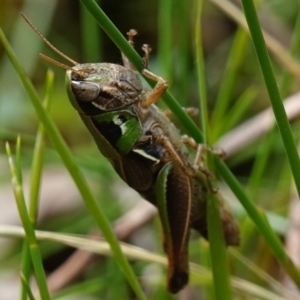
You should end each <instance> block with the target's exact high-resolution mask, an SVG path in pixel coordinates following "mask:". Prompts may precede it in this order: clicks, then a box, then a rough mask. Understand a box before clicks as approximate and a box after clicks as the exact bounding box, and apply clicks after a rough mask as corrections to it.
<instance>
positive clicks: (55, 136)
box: [0, 30, 145, 299]
mask: <svg viewBox="0 0 300 300" xmlns="http://www.w3.org/2000/svg"><path fill="white" fill-rule="evenodd" d="M0 40H1V41H2V44H3V46H4V48H5V50H6V52H7V54H8V56H9V58H10V60H11V62H12V64H13V66H14V68H15V70H16V72H17V73H18V75H19V77H20V79H21V81H22V84H23V85H24V88H25V90H26V92H27V94H28V96H29V98H30V100H31V102H32V104H33V106H34V108H35V109H36V112H37V114H38V115H39V117H40V120H41V121H42V122H43V124H44V126H45V129H46V131H47V133H48V135H49V137H50V139H51V141H52V144H53V145H54V147H55V148H56V150H57V152H58V153H59V155H60V157H61V159H62V161H63V162H64V164H65V166H66V168H67V169H68V171H69V173H70V175H71V176H72V178H73V180H74V182H75V183H76V185H77V187H78V189H79V191H80V193H81V195H82V198H83V200H84V202H85V205H86V207H87V208H88V210H89V212H90V214H91V215H92V216H93V218H94V220H95V222H96V224H97V225H98V227H99V228H100V230H101V232H102V233H103V236H104V237H105V239H106V240H107V241H108V243H109V244H110V245H111V249H112V251H113V253H114V257H115V259H116V261H117V262H118V264H119V266H120V268H121V270H122V271H123V272H124V274H125V276H126V277H127V279H128V281H129V282H130V284H131V286H132V288H133V290H134V291H135V292H136V294H137V295H138V297H139V298H140V299H145V297H144V294H143V292H142V289H141V287H140V285H139V283H138V281H137V279H136V277H135V275H134V273H133V271H132V269H131V267H130V265H129V263H128V261H127V259H126V257H125V256H124V255H123V253H122V251H121V248H120V245H119V242H118V240H117V238H116V236H115V235H114V233H113V231H112V229H111V226H110V224H109V222H108V220H107V218H106V217H105V215H104V214H103V212H102V210H101V208H100V206H99V204H98V202H97V200H96V199H95V197H94V196H93V194H92V192H91V190H90V188H89V186H88V183H87V181H86V179H85V178H84V176H83V174H82V172H81V171H80V169H79V167H78V165H77V164H76V162H75V160H74V158H73V156H72V153H71V151H70V150H69V148H68V146H67V145H66V143H65V141H64V140H63V138H62V136H61V135H60V133H59V131H58V129H57V127H56V126H55V124H54V122H53V121H52V120H51V119H50V117H49V116H48V114H47V112H46V111H45V109H44V108H43V106H42V104H41V102H40V100H39V97H38V95H37V93H36V91H35V89H34V87H33V86H32V83H31V82H30V80H29V79H28V77H27V76H26V74H25V73H24V71H23V69H22V67H21V65H20V64H19V62H18V60H17V58H16V57H15V55H14V53H13V51H12V49H11V48H10V46H9V43H8V41H7V39H6V38H5V35H4V33H3V31H2V30H0Z"/></svg>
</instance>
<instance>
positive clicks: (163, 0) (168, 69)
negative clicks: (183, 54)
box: [157, 0, 173, 82]
mask: <svg viewBox="0 0 300 300" xmlns="http://www.w3.org/2000/svg"><path fill="white" fill-rule="evenodd" d="M172 4H173V1H172V0H160V1H159V3H158V6H159V8H158V35H157V36H158V41H157V49H158V63H159V66H162V68H161V71H162V76H163V77H164V78H165V79H166V80H167V81H168V82H170V80H171V79H172V78H173V75H172V55H171V53H173V51H172V47H173V46H172V7H173V5H172Z"/></svg>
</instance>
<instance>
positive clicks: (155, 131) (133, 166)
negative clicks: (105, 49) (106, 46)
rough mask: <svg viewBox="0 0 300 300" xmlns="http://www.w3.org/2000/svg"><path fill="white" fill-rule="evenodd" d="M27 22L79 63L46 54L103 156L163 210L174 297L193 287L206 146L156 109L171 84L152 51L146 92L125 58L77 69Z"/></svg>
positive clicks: (229, 232) (228, 228) (225, 213)
mask: <svg viewBox="0 0 300 300" xmlns="http://www.w3.org/2000/svg"><path fill="white" fill-rule="evenodd" d="M22 16H23V17H24V19H25V20H26V21H27V23H28V24H29V25H30V26H31V27H32V28H33V29H34V31H36V32H37V34H39V35H40V37H41V38H42V39H43V40H44V41H45V42H46V43H47V44H48V45H49V46H50V47H51V48H52V49H53V50H54V51H55V52H57V53H59V54H60V55H62V56H63V57H64V58H66V59H68V60H69V61H70V62H71V63H72V64H74V66H73V67H69V66H66V65H63V64H61V63H58V62H56V61H53V60H52V59H50V58H49V57H45V56H43V55H42V57H43V58H45V59H46V60H48V61H50V62H52V63H54V64H56V65H58V66H61V67H63V68H65V69H67V72H66V85H67V90H68V96H69V100H70V101H71V104H72V105H73V107H74V108H75V109H76V110H77V112H78V114H79V115H80V117H81V119H82V121H83V122H84V123H85V125H86V127H87V128H88V130H89V131H90V133H91V134H92V136H93V138H94V140H95V142H96V144H97V146H98V148H99V150H100V152H101V153H102V154H103V155H104V156H105V157H106V158H107V159H108V160H109V161H110V163H111V164H112V166H113V168H114V169H115V170H116V172H117V173H118V174H119V176H120V177H121V178H122V179H123V180H124V181H125V182H126V183H127V184H128V185H129V186H130V187H131V188H133V189H134V190H136V191H137V192H138V193H139V194H140V195H141V196H142V197H143V198H144V199H146V200H148V201H150V202H151V203H152V204H153V205H155V206H156V207H157V208H158V212H159V216H160V220H161V224H162V230H163V235H164V238H163V246H164V250H165V252H166V254H167V257H168V262H169V266H168V278H167V286H168V289H169V291H170V292H172V293H177V292H178V291H180V290H181V289H182V288H183V287H184V286H185V285H186V284H187V283H188V276H189V272H188V240H189V233H190V229H191V228H193V229H195V230H197V231H198V232H199V233H200V234H201V235H202V236H203V237H205V238H207V222H206V204H207V201H206V197H207V196H206V195H207V192H208V189H207V185H206V184H205V180H203V173H205V169H203V167H202V164H201V159H202V155H201V153H202V151H203V146H201V145H197V144H196V143H195V142H194V141H193V140H192V139H191V138H187V137H182V136H181V134H180V132H179V131H178V129H177V128H176V127H175V126H174V125H173V124H172V123H171V121H170V120H169V119H168V118H167V116H166V115H165V114H164V113H163V112H162V111H160V110H159V109H158V108H157V106H155V103H156V102H157V100H158V99H159V98H160V97H161V96H162V95H163V93H164V92H165V91H166V89H167V87H168V84H167V82H166V81H165V80H164V79H163V78H161V77H159V76H157V75H156V74H154V73H152V72H150V71H149V70H148V69H147V65H148V59H149V53H150V48H149V46H147V45H144V46H143V50H144V52H145V57H144V59H143V61H144V68H143V71H142V74H143V75H144V76H145V77H147V78H150V79H152V80H154V81H156V85H155V87H154V88H153V89H151V90H150V91H146V90H145V89H144V87H143V85H142V83H141V80H140V79H139V77H138V76H137V72H136V70H135V69H134V68H133V67H132V66H131V64H130V62H129V61H128V59H127V58H126V57H125V56H124V55H122V57H123V64H124V65H123V66H122V65H117V64H112V63H86V64H78V63H77V62H75V61H73V60H71V59H70V58H68V57H67V56H65V55H64V54H63V53H61V52H60V51H59V50H58V49H56V48H55V47H54V46H53V45H51V44H50V42H49V41H47V40H46V39H45V38H44V37H43V36H42V34H41V33H40V32H39V31H38V30H37V29H36V28H35V27H34V26H33V25H32V24H31V23H30V21H29V20H28V19H27V18H26V17H25V16H24V15H22ZM135 35H136V31H135V30H130V31H129V33H128V41H129V43H130V44H131V45H132V46H133V37H134V36H135ZM204 148H205V147H204ZM204 176H208V175H207V174H206V175H204ZM219 198H220V197H219ZM219 202H220V203H219V206H220V215H221V220H222V223H223V232H224V238H225V242H226V244H227V245H237V244H238V243H239V230H238V227H237V224H236V222H235V220H234V218H233V216H232V214H231V212H230V211H229V210H228V209H227V207H226V206H225V204H224V202H223V201H222V200H221V198H220V201H219Z"/></svg>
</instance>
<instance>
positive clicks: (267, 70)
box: [242, 0, 300, 195]
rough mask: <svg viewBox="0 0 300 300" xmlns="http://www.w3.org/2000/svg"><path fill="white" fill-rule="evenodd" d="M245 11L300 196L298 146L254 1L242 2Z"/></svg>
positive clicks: (246, 0)
mask: <svg viewBox="0 0 300 300" xmlns="http://www.w3.org/2000/svg"><path fill="white" fill-rule="evenodd" d="M242 5H243V9H244V12H245V16H246V20H247V23H248V26H249V30H250V34H251V37H252V41H253V44H254V48H255V51H256V55H257V58H258V61H259V65H260V67H261V71H262V74H263V77H264V80H265V84H266V87H267V90H268V94H269V98H270V101H271V104H272V108H273V112H274V115H275V119H276V122H277V126H278V128H279V132H280V135H281V139H282V141H283V144H284V147H285V151H286V154H287V157H288V160H289V164H290V167H291V171H292V173H293V177H294V181H295V185H296V188H297V191H298V195H300V160H299V155H298V151H297V147H296V144H295V142H294V139H293V135H292V131H291V127H290V124H289V122H288V118H287V115H286V112H285V109H284V106H283V102H282V99H281V96H280V93H279V89H278V86H277V83H276V80H275V76H274V73H273V69H272V65H271V61H270V58H269V54H268V50H267V48H266V45H265V41H264V37H263V35H262V30H261V28H260V25H259V21H258V17H257V14H256V10H255V6H254V3H253V1H252V0H242Z"/></svg>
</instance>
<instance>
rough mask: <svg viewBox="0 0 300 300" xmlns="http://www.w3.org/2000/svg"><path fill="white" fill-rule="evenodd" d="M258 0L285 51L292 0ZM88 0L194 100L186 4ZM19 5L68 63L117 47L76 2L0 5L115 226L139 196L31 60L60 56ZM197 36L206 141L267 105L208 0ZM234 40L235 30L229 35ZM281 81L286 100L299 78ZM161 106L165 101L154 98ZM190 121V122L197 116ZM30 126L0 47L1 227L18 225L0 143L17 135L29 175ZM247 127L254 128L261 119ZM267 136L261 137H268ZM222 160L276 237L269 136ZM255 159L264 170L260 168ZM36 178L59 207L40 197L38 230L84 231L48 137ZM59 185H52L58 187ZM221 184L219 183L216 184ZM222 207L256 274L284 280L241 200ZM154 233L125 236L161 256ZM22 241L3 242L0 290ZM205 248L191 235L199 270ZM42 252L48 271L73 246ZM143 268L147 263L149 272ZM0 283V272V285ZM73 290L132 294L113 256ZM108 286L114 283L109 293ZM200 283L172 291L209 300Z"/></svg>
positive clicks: (116, 59)
mask: <svg viewBox="0 0 300 300" xmlns="http://www.w3.org/2000/svg"><path fill="white" fill-rule="evenodd" d="M221 2H223V1H220V3H221ZM225 2H226V1H225ZM259 2H260V3H259V4H258V5H259V6H258V7H259V9H258V10H259V16H260V22H261V24H262V27H263V29H265V30H266V31H267V32H268V33H270V34H271V35H272V36H273V37H274V38H275V40H277V41H278V42H279V43H280V44H281V45H283V46H284V48H286V50H288V49H289V48H290V45H291V40H292V37H293V35H294V27H295V23H296V20H297V18H299V3H298V0H289V1H288V5H287V2H286V1H284V0H273V1H271V0H266V1H259ZM98 3H99V5H100V6H101V8H102V9H103V10H104V11H105V13H106V14H107V15H108V17H109V18H110V19H111V20H112V21H113V23H114V24H115V25H116V26H117V27H118V29H119V30H120V31H121V32H122V33H123V34H124V35H126V32H127V31H128V30H129V29H131V28H135V29H137V30H138V33H139V35H138V37H137V38H136V44H135V45H136V49H137V50H138V51H139V53H141V55H142V51H141V50H140V49H141V46H142V44H144V43H148V44H150V45H151V47H152V48H153V51H152V54H151V61H150V69H151V70H153V71H154V72H155V73H157V74H159V75H161V76H163V77H164V78H166V79H167V80H168V82H169V84H170V91H171V92H172V93H173V95H174V96H175V98H176V99H177V100H178V101H179V102H180V104H181V105H182V106H184V107H198V106H199V105H198V103H199V100H198V98H199V96H198V79H197V74H196V54H195V15H196V14H195V9H196V1H185V0H174V1H165V0H160V1H138V0H135V1H134V0H132V1H109V0H102V1H101V2H100V1H98ZM232 3H234V4H237V5H238V4H239V1H232ZM20 11H22V12H24V13H25V14H26V15H27V17H28V18H29V19H30V20H31V21H32V22H33V23H34V24H35V26H36V27H37V28H38V30H39V31H40V32H42V33H43V35H44V36H45V37H46V38H47V39H48V40H49V41H50V42H51V43H52V44H53V45H54V46H55V47H57V48H58V49H59V50H61V51H62V52H63V53H65V54H66V55H68V56H69V57H71V58H72V59H74V60H75V61H78V62H80V63H84V62H113V63H121V62H122V60H121V55H120V51H119V50H118V49H117V47H116V46H115V45H114V44H113V43H112V42H111V40H110V39H109V38H108V37H107V36H106V34H105V33H103V32H102V31H101V29H100V27H99V26H98V25H97V24H96V22H95V21H94V19H93V18H92V17H91V16H90V15H89V14H88V12H87V11H86V10H85V8H84V7H83V6H82V5H81V3H80V2H79V1H74V0H61V1H54V0H51V1H47V0H39V1H38V0H35V1H33V0H27V1H10V0H1V1H0V26H1V28H2V29H3V30H4V33H5V34H6V35H7V37H8V38H9V41H10V43H11V45H12V47H13V49H14V51H15V52H16V54H17V56H18V58H19V60H20V62H21V63H22V66H23V67H24V69H25V70H26V73H27V74H28V76H29V77H30V78H31V80H32V82H33V83H34V85H35V86H36V88H37V90H38V91H39V93H40V95H41V96H43V94H44V89H45V87H44V85H45V76H46V71H47V69H48V68H51V69H52V70H54V72H55V84H54V88H53V92H52V95H51V109H50V114H51V116H52V118H53V119H54V121H55V123H56V124H57V126H58V128H59V130H60V132H61V133H62V135H63V137H64V139H65V140H66V141H67V143H68V145H69V146H70V147H71V149H72V151H73V153H74V156H75V158H76V161H77V162H78V164H79V165H80V167H81V168H82V170H83V171H84V173H85V175H86V176H87V178H88V179H89V180H90V183H91V186H92V187H93V189H94V191H95V194H96V196H97V197H98V198H99V201H100V203H101V207H102V208H103V209H104V211H105V212H106V214H107V216H108V218H109V219H110V220H111V221H114V220H116V219H118V218H119V217H120V216H121V215H122V214H123V213H124V211H127V210H128V209H130V208H131V207H133V206H134V205H135V203H138V202H139V201H140V198H139V196H137V195H136V194H135V193H133V192H132V191H131V190H130V189H128V188H127V187H126V186H125V185H124V184H123V183H122V182H121V180H120V179H119V178H118V177H117V175H116V174H115V173H114V171H113V170H112V168H111V166H110V165H109V164H108V163H107V161H106V160H105V159H103V157H102V156H101V155H100V154H99V152H98V150H97V148H96V146H95V144H94V142H93V140H92V138H91V136H90V134H89V132H88V131H87V129H86V128H85V127H84V125H83V123H82V122H81V120H80V119H79V117H78V115H77V113H76V111H74V109H73V108H72V107H71V105H70V103H69V101H68V99H67V95H66V91H65V84H64V76H65V71H64V70H62V69H60V68H58V67H56V66H51V65H50V64H49V63H48V62H45V61H43V60H42V59H40V58H39V56H38V53H40V52H41V53H44V54H46V55H48V56H50V57H52V58H54V59H57V60H58V61H63V59H62V58H60V57H59V56H58V55H57V54H55V53H53V51H52V50H50V49H49V48H48V47H47V46H46V45H45V44H44V43H43V42H42V41H41V40H40V38H39V37H38V36H37V35H36V34H35V33H34V31H33V30H32V29H31V28H30V27H29V26H28V25H27V24H26V22H25V21H24V20H23V19H22V18H21V17H20V14H19V13H20ZM202 35H203V51H204V58H205V72H206V82H207V95H208V104H209V112H210V124H209V125H210V126H211V129H210V131H211V143H216V142H217V141H218V139H219V138H220V137H221V136H222V135H224V134H225V133H228V132H230V131H231V130H233V129H234V128H236V127H237V126H238V125H239V124H242V123H243V122H245V121H246V120H248V119H250V118H252V117H254V116H255V115H257V114H258V113H259V112H261V111H262V110H263V109H265V108H267V107H269V99H268V95H267V93H266V89H265V86H264V83H263V80H262V75H261V72H260V68H259V65H258V63H257V60H256V56H255V52H254V50H253V47H252V44H251V41H250V39H249V37H248V36H247V34H245V33H244V32H243V31H242V30H241V29H240V27H239V25H238V24H237V23H236V22H235V21H233V20H232V19H231V18H230V17H229V16H228V15H227V14H226V13H224V11H223V9H221V8H220V7H217V6H216V5H215V4H214V3H213V1H212V2H211V1H205V2H204V7H203V16H202ZM238 35H240V36H239V37H238ZM238 39H239V40H238ZM237 40H238V42H237ZM235 43H239V44H238V46H235ZM234 51H236V52H234ZM233 54H235V55H233ZM232 55H233V56H232ZM271 58H272V62H273V66H274V72H275V75H276V78H277V80H278V83H279V84H280V83H282V78H283V75H284V74H285V73H286V72H287V70H286V67H285V66H284V65H283V64H282V63H278V57H276V56H273V55H271ZM298 58H299V57H298ZM230 71H232V72H233V73H234V76H233V78H232V82H231V83H228V82H227V83H226V79H228V77H230V75H229V74H230ZM224 82H225V83H226V84H227V85H226V84H225V88H224ZM285 86H286V89H285V90H284V91H282V95H283V97H284V98H285V97H287V96H289V95H292V94H294V93H295V92H297V91H298V86H299V79H297V78H295V77H293V76H292V77H290V79H289V84H288V85H285ZM222 97H224V98H226V100H224V99H222ZM220 99H221V100H220ZM222 101H227V107H226V108H225V110H224V111H223V113H222V109H219V111H221V113H220V114H219V116H218V115H217V114H216V111H218V107H220V103H222ZM159 105H160V106H161V107H162V108H165V105H164V104H163V103H160V104H159ZM221 106H222V104H221ZM216 115H217V117H216ZM194 119H195V121H196V123H197V124H198V125H199V126H200V121H199V118H198V117H197V116H196V117H195V118H194ZM38 122H39V121H38V118H37V116H36V113H35V111H34V109H33V107H32V106H31V104H30V102H29V101H28V99H27V96H26V94H25V92H24V91H23V88H22V86H21V84H20V82H19V79H18V78H17V76H16V74H15V71H14V70H13V68H12V66H11V64H10V62H9V61H8V59H7V57H6V55H5V53H4V49H3V47H2V45H0V170H1V172H0V205H1V207H3V208H7V212H6V211H5V209H3V212H2V214H3V216H2V217H1V213H0V222H1V220H3V221H4V222H3V223H4V224H6V223H7V224H18V222H19V221H18V219H17V217H16V215H15V214H14V203H13V198H12V196H11V195H10V194H9V192H8V190H9V189H10V173H9V169H8V165H7V158H6V154H5V148H4V143H5V141H9V142H10V143H11V145H12V146H13V145H14V144H15V141H16V137H17V135H18V134H20V135H21V139H22V165H23V171H24V174H25V178H26V176H27V174H28V173H29V172H30V165H31V161H32V158H33V147H34V141H35V136H36V131H37V126H38ZM174 122H175V123H176V124H177V125H178V127H179V128H180V129H181V130H182V131H183V132H184V130H183V128H182V127H181V125H180V122H178V120H176V119H174ZM257 126H258V127H259V126H260V124H257ZM292 129H293V132H294V133H295V138H297V139H298V137H299V121H297V120H295V121H294V122H293V124H292ZM266 140H267V141H270V142H269V143H267V142H265V141H266ZM264 142H265V143H264ZM266 149H267V150H266ZM264 155H265V158H264ZM262 160H263V161H264V162H263V163H262V162H261V161H262ZM258 162H260V163H261V164H259V163H258ZM228 164H229V166H230V167H231V168H232V170H233V172H234V174H235V175H236V176H237V177H238V178H239V179H240V181H241V182H242V183H243V184H244V186H245V190H247V191H248V192H249V194H250V195H251V196H252V198H251V199H252V200H253V201H254V202H255V203H256V204H258V205H259V206H261V207H262V208H263V209H264V210H265V211H266V212H267V213H271V216H272V218H273V219H272V220H273V221H272V222H271V225H272V228H273V229H274V230H275V231H276V232H278V233H279V234H280V236H281V237H282V239H283V240H284V237H285V233H286V230H287V224H288V222H289V219H288V212H289V203H290V202H291V175H290V172H289V168H288V166H287V161H286V158H285V154H284V149H283V146H282V143H281V140H280V139H279V137H278V133H276V132H275V131H274V133H272V134H271V135H263V136H261V137H260V138H259V139H258V140H255V141H254V142H252V143H251V144H249V145H246V146H245V147H242V150H241V151H239V152H238V153H236V154H234V155H232V156H230V157H229V159H228ZM261 165H263V167H260V166H261ZM27 177H28V176H27ZM43 177H44V181H43V187H42V188H43V189H44V192H43V189H42V192H41V194H42V195H43V196H44V197H46V199H48V201H52V200H51V193H52V192H53V193H54V191H53V190H54V189H55V190H56V191H57V193H54V195H55V200H53V203H52V204H53V205H52V206H53V207H55V206H56V205H57V207H58V209H57V210H51V205H49V203H48V206H45V207H44V206H43V205H42V204H43V201H42V200H41V201H42V204H41V212H42V213H41V217H40V223H39V225H38V227H39V228H40V229H45V230H54V231H59V232H68V233H74V234H86V233H88V232H89V231H90V229H91V228H92V227H93V225H94V224H93V221H92V218H91V216H90V215H89V214H88V213H87V212H86V210H85V208H83V206H82V203H81V199H80V197H79V195H78V193H77V192H76V188H75V186H74V185H73V184H72V182H70V179H69V178H68V175H67V173H66V171H65V170H64V168H63V167H62V165H61V161H60V159H59V157H58V155H57V154H56V152H55V151H54V150H53V148H52V146H51V143H50V142H49V141H48V139H47V138H46V152H45V167H44V175H43ZM257 178H258V179H257ZM57 181H60V182H61V183H62V184H61V185H59V186H58V185H56V183H57ZM220 186H221V188H222V184H221V183H220ZM45 194H46V195H45ZM224 194H225V198H228V197H229V198H232V195H229V196H228V195H227V192H226V190H224ZM47 197H48V198H47ZM65 199H68V201H66V203H67V205H65V206H62V207H60V206H59V205H58V204H59V203H60V202H64V201H65ZM72 199H74V201H72ZM112 199H113V200H112ZM230 204H231V205H232V206H233V210H234V213H235V214H236V215H237V217H239V220H240V223H241V229H242V246H241V249H240V252H241V254H243V255H244V256H245V257H247V258H249V259H251V260H252V262H255V263H256V265H257V266H259V268H260V270H262V272H263V271H265V272H266V273H267V274H271V275H272V276H274V277H275V278H276V279H278V280H280V281H283V279H282V277H283V276H281V274H280V271H279V270H280V269H279V267H278V265H277V263H276V261H275V260H274V257H273V255H272V254H271V252H270V250H269V248H268V247H267V246H266V243H265V242H264V241H263V239H262V238H261V237H259V236H258V234H257V231H256V229H255V228H254V227H253V225H252V223H250V222H249V219H247V218H246V217H245V215H244V213H243V212H242V210H241V209H240V207H239V205H238V204H237V203H236V202H233V203H231V202H230ZM43 207H44V208H43ZM53 207H52V208H53ZM47 209H48V210H47ZM1 210H2V209H1ZM1 223H2V222H1ZM159 239H160V229H159V225H158V221H157V220H156V219H155V220H154V221H153V222H151V223H150V224H149V225H147V226H146V227H143V228H141V229H140V230H138V231H137V233H135V234H134V235H133V237H132V239H131V242H132V243H134V244H136V245H139V246H142V247H145V248H147V249H149V250H150V251H154V252H159V253H162V252H163V251H162V249H161V245H160V240H159ZM0 241H2V240H0ZM5 245H6V244H5ZM21 247H22V243H21V242H20V241H19V242H16V243H10V244H8V245H7V247H3V251H2V252H1V253H0V260H1V265H2V266H3V268H2V270H3V274H1V272H2V270H0V281H2V282H3V285H2V284H1V283H0V290H2V286H3V288H4V283H5V284H7V282H17V280H18V278H17V277H18V276H17V275H16V273H17V271H18V266H19V260H20V251H21ZM207 247H208V246H207V244H206V242H204V241H202V242H201V247H200V248H201V250H200V253H199V241H198V240H195V239H193V241H192V242H191V249H190V252H191V260H192V261H196V262H200V263H201V264H203V265H206V266H209V265H210V263H209V258H208V250H207ZM41 249H42V253H43V257H44V263H45V269H46V272H47V273H50V272H52V271H53V270H54V269H56V268H57V267H58V266H59V265H61V264H62V263H63V262H64V261H65V259H66V258H67V257H69V256H70V254H71V253H72V252H73V251H74V250H72V249H71V248H64V247H62V246H61V245H57V244H52V243H46V242H45V243H41ZM232 260H233V262H232V265H233V268H232V269H233V273H234V274H235V275H236V276H238V277H240V278H244V279H246V280H249V281H252V282H255V283H256V284H258V285H261V286H263V287H265V288H266V289H269V288H270V286H272V284H271V283H270V282H268V281H267V282H264V281H263V280H262V279H261V278H260V277H259V276H258V275H257V274H256V273H251V272H249V269H248V268H249V266H248V267H245V266H243V265H242V264H241V263H240V262H237V261H236V259H232ZM133 267H134V269H135V271H136V272H137V273H139V274H144V275H145V274H148V273H147V272H149V274H153V272H154V274H156V273H155V272H157V273H159V274H160V272H162V270H160V269H159V270H157V269H155V266H154V267H153V266H152V265H150V266H148V265H147V264H146V263H140V262H138V263H133ZM151 267H152V268H154V271H153V270H152V269H151ZM245 270H246V271H245ZM7 274H10V275H11V274H13V275H14V276H11V277H12V278H13V279H12V281H10V280H9V279H10V277H9V276H7ZM99 274H100V275H101V276H100V277H101V278H102V281H101V284H99V280H98V276H99ZM145 276H146V275H145ZM1 278H4V279H3V280H1ZM94 278H95V280H94ZM14 280H15V281H14ZM82 283H85V285H84V287H82V286H80V284H82ZM108 283H109V284H108ZM202 284H203V282H202ZM76 285H77V287H78V288H77V290H76V288H75V292H69V297H71V298H70V299H74V298H72V297H75V296H74V295H76V293H77V294H78V295H85V296H84V297H86V298H84V299H89V298H88V297H91V299H100V298H101V299H116V298H117V297H118V298H120V297H121V298H122V299H134V297H133V296H132V291H131V290H130V288H129V286H128V284H127V282H126V280H125V278H124V277H123V275H122V273H121V272H120V271H119V269H118V268H117V266H116V263H115V262H114V261H113V260H112V259H109V258H108V259H105V260H102V261H99V260H94V261H93V264H90V265H89V266H88V268H86V269H85V270H84V271H82V273H80V276H79V278H77V281H75V283H74V286H75V287H76ZM163 285H164V278H163V275H161V278H160V280H159V282H158V283H157V285H152V286H151V284H150V287H151V288H149V287H148V289H149V291H148V290H147V292H148V294H147V295H148V296H149V299H172V297H171V296H170V295H169V294H168V293H167V292H165V289H164V287H163ZM116 286H117V287H118V288H117V289H116V288H111V287H116ZM146 286H147V285H146ZM153 286H154V287H153ZM204 286H205V288H201V286H200V285H196V287H195V289H191V290H188V292H185V293H186V294H183V296H182V295H179V296H177V298H178V299H213V295H212V291H211V282H209V283H207V284H206V285H204ZM272 288H273V287H272ZM270 289H271V288H270ZM72 293H73V294H72ZM67 294H68V293H67ZM99 295H100V296H99ZM180 297H181V298H180ZM247 297H249V295H248V296H247V294H245V295H243V296H241V295H239V294H238V293H237V294H236V299H253V298H247ZM7 299H14V298H7ZM66 299H67V298H66ZM81 299H82V298H81ZM262 299H266V298H262Z"/></svg>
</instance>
